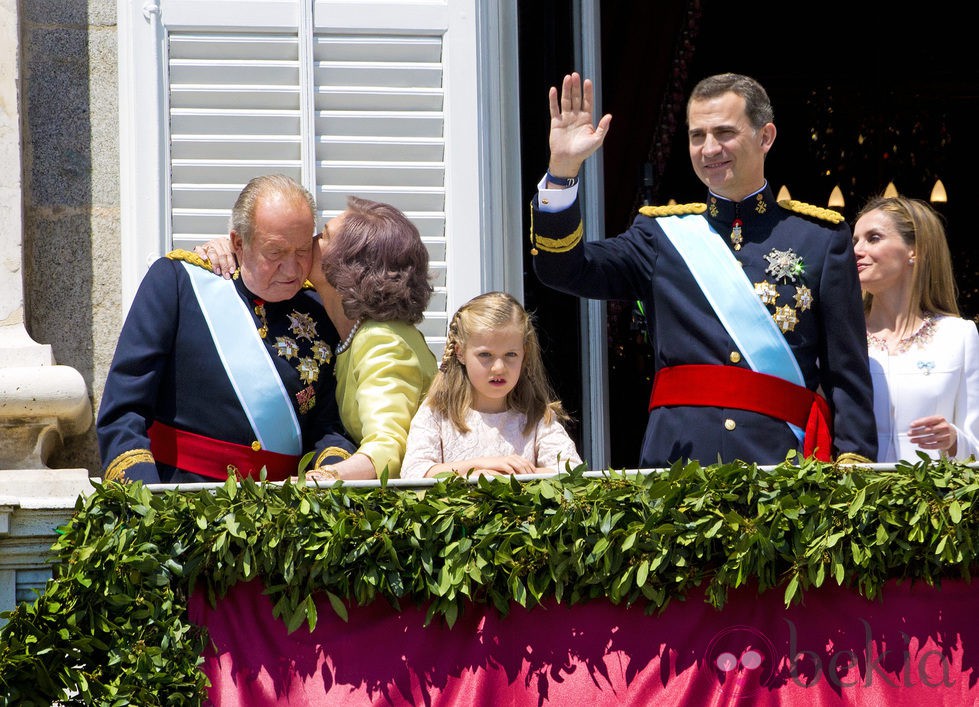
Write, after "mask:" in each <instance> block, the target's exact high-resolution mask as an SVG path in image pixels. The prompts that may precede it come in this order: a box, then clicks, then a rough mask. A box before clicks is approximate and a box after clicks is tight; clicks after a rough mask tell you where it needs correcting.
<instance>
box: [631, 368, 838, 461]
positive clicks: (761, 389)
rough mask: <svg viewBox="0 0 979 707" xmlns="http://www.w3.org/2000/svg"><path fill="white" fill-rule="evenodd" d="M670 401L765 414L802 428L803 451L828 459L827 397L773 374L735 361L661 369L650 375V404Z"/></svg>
mask: <svg viewBox="0 0 979 707" xmlns="http://www.w3.org/2000/svg"><path fill="white" fill-rule="evenodd" d="M670 405H697V406H705V407H719V408H734V409H736V410H748V411H750V412H758V413H761V414H763V415H768V416H770V417H774V418H776V419H779V420H784V421H785V422H790V423H792V424H793V425H796V426H797V427H801V428H802V429H803V430H805V433H806V434H805V437H804V438H803V443H802V447H803V454H804V455H805V456H806V457H811V456H815V458H816V459H818V460H819V461H832V443H833V438H832V434H831V433H830V411H829V405H828V404H827V402H826V400H825V399H824V398H823V397H822V396H821V395H819V394H818V393H815V392H813V391H811V390H809V389H808V388H803V387H802V386H799V385H795V384H794V383H790V382H789V381H787V380H784V379H782V378H779V377H777V376H770V375H768V374H766V373H756V372H755V371H752V370H750V369H747V368H738V367H737V366H713V365H688V366H671V367H669V368H661V369H660V370H659V371H658V372H657V373H656V378H655V379H653V391H652V393H651V394H650V396H649V409H650V410H652V409H653V408H657V407H667V406H670Z"/></svg>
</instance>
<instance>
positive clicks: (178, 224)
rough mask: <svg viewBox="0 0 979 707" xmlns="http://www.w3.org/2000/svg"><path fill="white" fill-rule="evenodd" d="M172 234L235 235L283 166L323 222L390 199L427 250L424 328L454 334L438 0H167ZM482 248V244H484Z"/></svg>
mask: <svg viewBox="0 0 979 707" xmlns="http://www.w3.org/2000/svg"><path fill="white" fill-rule="evenodd" d="M161 7H162V13H161V17H162V21H163V23H164V27H165V30H166V31H165V33H164V37H165V47H166V56H165V66H166V72H167V81H166V97H165V108H164V110H165V111H166V122H167V126H168V132H167V137H168V140H167V148H168V154H167V156H166V159H167V160H168V161H169V189H168V195H167V196H168V198H169V204H168V209H167V210H168V212H169V219H165V220H167V221H168V223H169V229H170V231H169V236H170V238H169V241H168V242H166V243H165V247H168V248H169V247H173V248H186V249H191V248H193V247H194V246H195V245H197V244H199V243H202V242H204V241H206V240H208V239H210V238H213V237H216V236H223V235H227V232H228V219H229V217H230V211H231V206H232V204H233V202H234V199H235V197H236V195H237V194H238V192H239V191H240V190H241V188H242V186H244V184H245V183H246V182H247V181H248V180H249V179H250V178H251V177H253V176H256V175H258V174H265V173H271V172H281V173H284V174H287V175H289V176H291V177H294V178H295V179H297V180H298V181H300V182H303V183H304V184H305V185H306V186H307V187H308V188H309V189H310V190H311V191H312V192H313V194H314V196H315V197H316V201H317V206H318V209H319V223H318V225H320V226H321V225H322V223H323V222H324V221H325V219H328V218H330V217H332V216H334V215H335V214H337V213H339V212H340V211H342V210H343V209H344V208H345V203H346V197H347V196H348V195H356V196H361V197H365V198H368V199H375V200H377V201H384V202H387V203H391V204H393V205H395V206H397V207H398V208H400V209H401V210H403V211H404V212H405V213H406V215H407V216H408V217H409V218H410V219H411V220H412V222H413V223H415V225H416V226H417V227H418V229H419V231H420V232H421V234H422V238H423V240H424V242H425V244H426V246H427V247H428V249H429V253H430V271H431V274H432V284H433V286H434V287H435V294H434V296H433V298H432V301H431V303H430V305H429V311H428V312H426V316H425V321H424V322H423V323H422V324H421V326H420V328H421V329H422V330H423V332H424V333H425V335H426V337H427V338H428V339H429V342H430V344H431V345H432V347H433V349H434V350H436V351H439V350H440V349H441V345H442V343H443V342H444V336H445V325H446V319H447V308H448V305H449V303H448V298H447V295H446V289H447V279H448V278H447V265H446V260H447V258H446V253H447V243H446V157H445V152H446V144H445V126H446V102H445V91H444V83H445V46H444V43H445V33H446V29H447V22H448V11H447V6H445V5H440V4H437V3H436V4H433V3H430V2H425V3H421V2H387V3H372V2H359V3H343V2H317V3H315V5H313V6H311V7H313V8H314V10H313V12H311V13H310V15H309V16H306V17H303V16H301V13H302V12H303V11H306V12H309V8H308V7H304V6H302V4H300V3H281V2H272V3H268V2H265V3H262V2H248V1H245V2H229V1H228V0H200V1H198V2H193V3H190V2H187V0H173V1H172V2H169V3H168V2H166V1H165V0H164V2H163V3H162V6H161ZM477 249H478V246H477Z"/></svg>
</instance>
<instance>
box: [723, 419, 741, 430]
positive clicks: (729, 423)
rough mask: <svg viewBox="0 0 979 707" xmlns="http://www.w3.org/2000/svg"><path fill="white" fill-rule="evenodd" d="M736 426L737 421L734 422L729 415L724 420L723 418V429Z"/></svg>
mask: <svg viewBox="0 0 979 707" xmlns="http://www.w3.org/2000/svg"><path fill="white" fill-rule="evenodd" d="M737 426H738V423H736V422H735V421H734V420H732V419H731V418H730V417H729V418H727V419H726V420H724V429H726V430H733V429H734V428H735V427H737Z"/></svg>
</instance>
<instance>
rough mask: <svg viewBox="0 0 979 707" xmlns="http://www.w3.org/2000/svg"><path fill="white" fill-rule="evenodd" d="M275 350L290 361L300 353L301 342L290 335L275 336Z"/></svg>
mask: <svg viewBox="0 0 979 707" xmlns="http://www.w3.org/2000/svg"><path fill="white" fill-rule="evenodd" d="M275 352H276V353H277V354H279V355H280V356H282V358H284V359H285V360H286V361H288V360H289V359H290V358H292V357H293V356H295V355H297V354H298V353H299V344H298V343H296V340H295V339H292V338H290V337H288V336H277V337H275Z"/></svg>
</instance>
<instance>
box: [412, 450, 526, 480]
mask: <svg viewBox="0 0 979 707" xmlns="http://www.w3.org/2000/svg"><path fill="white" fill-rule="evenodd" d="M445 471H452V472H454V473H456V474H458V475H459V476H467V475H469V474H470V473H472V474H474V475H475V474H487V475H491V476H503V475H508V474H533V473H535V472H536V471H537V468H536V467H535V466H534V464H533V463H532V462H530V461H528V460H526V459H524V458H523V457H522V456H520V455H519V454H508V455H507V456H504V457H475V458H473V459H462V460H459V461H454V462H445V463H442V464H436V465H435V466H433V467H432V468H431V469H429V470H428V474H426V476H435V475H436V474H439V473H442V472H445Z"/></svg>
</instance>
